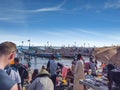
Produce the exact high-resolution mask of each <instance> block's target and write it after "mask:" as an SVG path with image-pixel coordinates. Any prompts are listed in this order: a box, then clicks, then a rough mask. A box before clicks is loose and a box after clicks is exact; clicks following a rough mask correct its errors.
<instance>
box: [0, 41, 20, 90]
mask: <svg viewBox="0 0 120 90" xmlns="http://www.w3.org/2000/svg"><path fill="white" fill-rule="evenodd" d="M16 51H17V47H16V45H15V44H14V43H12V42H4V43H1V44H0V90H18V86H17V83H16V82H15V81H14V80H13V79H12V78H10V77H9V76H8V75H7V73H6V72H5V71H4V68H5V67H6V66H7V65H9V64H10V62H11V61H12V60H14V57H15V56H16Z"/></svg>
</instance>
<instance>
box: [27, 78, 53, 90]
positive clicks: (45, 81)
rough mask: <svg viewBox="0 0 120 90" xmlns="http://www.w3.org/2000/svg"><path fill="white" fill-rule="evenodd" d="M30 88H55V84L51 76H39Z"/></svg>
mask: <svg viewBox="0 0 120 90" xmlns="http://www.w3.org/2000/svg"><path fill="white" fill-rule="evenodd" d="M28 90H54V86H53V83H52V80H51V79H50V78H49V77H39V78H37V79H35V81H33V83H32V84H31V85H30V86H29V88H28Z"/></svg>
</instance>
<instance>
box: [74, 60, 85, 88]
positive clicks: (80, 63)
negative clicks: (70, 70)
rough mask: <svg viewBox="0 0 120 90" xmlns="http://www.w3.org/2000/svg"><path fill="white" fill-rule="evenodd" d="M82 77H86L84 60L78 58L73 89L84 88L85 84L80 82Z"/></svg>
mask: <svg viewBox="0 0 120 90" xmlns="http://www.w3.org/2000/svg"><path fill="white" fill-rule="evenodd" d="M80 79H85V75H84V63H83V61H82V60H78V61H77V63H76V66H75V70H74V85H73V90H84V86H83V85H80V84H79V80H80Z"/></svg>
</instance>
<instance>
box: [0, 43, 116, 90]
mask: <svg viewBox="0 0 120 90" xmlns="http://www.w3.org/2000/svg"><path fill="white" fill-rule="evenodd" d="M16 53H17V47H16V45H15V44H14V43H12V42H3V43H1V44H0V90H23V87H24V84H25V83H27V84H28V88H27V90H64V89H63V87H64V88H67V89H66V90H85V86H84V85H81V84H79V80H81V79H82V80H84V79H85V75H88V74H89V70H91V75H92V76H94V77H95V76H97V73H96V70H97V61H95V60H93V57H92V56H90V60H89V61H90V62H89V63H86V62H85V60H84V59H83V57H82V55H81V54H78V55H77V58H76V59H75V60H73V62H72V65H71V68H70V67H68V66H64V65H62V64H61V63H58V62H57V61H56V60H55V57H54V55H52V56H51V58H50V60H49V61H48V63H47V66H42V68H41V69H40V70H38V69H35V70H34V71H33V73H32V75H31V76H32V77H31V78H30V75H29V68H28V67H27V66H25V65H23V64H21V63H20V60H19V58H16ZM105 67H107V76H108V80H109V81H110V83H109V84H108V85H109V88H111V83H112V81H116V79H115V78H113V77H112V75H113V74H114V73H113V72H111V70H113V69H115V67H114V66H112V65H111V64H110V65H107V66H106V65H104V68H105ZM103 71H104V69H103ZM116 77H117V75H116ZM70 86H71V87H70ZM68 87H69V88H68ZM110 90H111V89H110Z"/></svg>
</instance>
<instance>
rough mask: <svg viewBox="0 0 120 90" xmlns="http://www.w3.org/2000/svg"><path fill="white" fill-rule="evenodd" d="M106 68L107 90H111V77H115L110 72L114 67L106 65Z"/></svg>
mask: <svg viewBox="0 0 120 90" xmlns="http://www.w3.org/2000/svg"><path fill="white" fill-rule="evenodd" d="M106 67H107V78H108V81H109V82H108V88H109V90H112V84H113V81H114V80H113V77H116V75H113V74H114V73H113V72H112V70H114V69H115V67H114V65H113V64H108V65H107V66H106ZM118 75H119V74H118ZM118 77H119V76H118ZM117 80H119V78H117Z"/></svg>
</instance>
